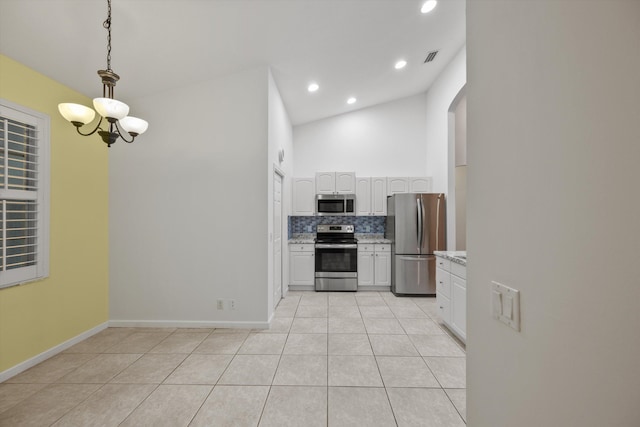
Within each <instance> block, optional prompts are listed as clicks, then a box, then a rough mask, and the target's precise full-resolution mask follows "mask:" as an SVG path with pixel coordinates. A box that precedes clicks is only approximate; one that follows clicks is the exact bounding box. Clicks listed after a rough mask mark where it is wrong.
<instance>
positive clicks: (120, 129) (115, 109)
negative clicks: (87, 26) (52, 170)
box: [58, 0, 149, 147]
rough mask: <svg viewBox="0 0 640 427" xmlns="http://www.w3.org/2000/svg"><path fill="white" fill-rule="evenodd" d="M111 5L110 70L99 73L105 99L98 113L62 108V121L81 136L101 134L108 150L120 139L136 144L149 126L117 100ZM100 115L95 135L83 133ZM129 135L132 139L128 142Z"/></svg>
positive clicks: (98, 101)
mask: <svg viewBox="0 0 640 427" xmlns="http://www.w3.org/2000/svg"><path fill="white" fill-rule="evenodd" d="M107 4H108V11H109V13H108V17H107V20H106V21H104V23H103V24H102V26H103V27H104V28H106V30H107V32H108V36H107V69H106V70H98V75H99V76H100V78H101V79H102V98H94V100H93V108H95V111H94V110H93V109H91V108H89V107H85V106H84V105H81V104H71V103H63V104H58V110H59V111H60V114H62V117H64V118H65V119H66V120H68V121H69V122H71V124H72V125H74V126H75V127H76V130H77V131H78V133H79V134H80V135H83V136H89V135H93V134H94V133H96V132H98V135H100V137H101V138H102V140H103V141H104V142H105V143H106V144H107V146H108V147H111V144H113V143H114V142H116V140H117V139H118V138H122V139H123V140H124V141H125V142H128V143H131V142H133V140H134V139H135V138H136V136H138V135H140V134H143V133H144V132H145V131H146V130H147V127H149V123H147V122H146V121H145V120H142V119H138V118H136V117H131V116H127V114H129V106H128V105H127V104H125V103H124V102H120V101H118V100H116V99H114V98H113V88H114V87H115V85H116V82H117V81H118V80H119V79H120V76H118V75H117V74H116V73H114V72H113V70H112V69H111V0H107ZM96 111H97V112H98V114H100V121H99V122H98V125H97V126H96V127H95V129H93V130H92V131H91V132H88V133H83V132H82V131H81V130H80V128H81V127H82V126H84V125H86V124H88V123H91V122H92V121H93V119H94V118H95V115H96ZM104 119H106V120H107V122H108V123H109V127H108V130H105V129H103V128H101V127H100V125H101V124H102V121H103V120H104ZM127 135H128V136H129V137H130V139H127Z"/></svg>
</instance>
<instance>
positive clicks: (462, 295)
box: [436, 256, 467, 342]
mask: <svg viewBox="0 0 640 427" xmlns="http://www.w3.org/2000/svg"><path fill="white" fill-rule="evenodd" d="M466 277H467V268H466V266H464V265H461V264H458V263H455V262H453V261H450V260H448V259H446V258H443V257H441V256H436V301H437V304H438V310H439V314H440V317H441V319H442V321H443V323H444V324H445V325H446V326H447V327H448V328H449V329H450V330H451V331H453V333H454V334H456V335H457V336H458V338H460V339H461V340H462V342H465V341H466V338H467V280H466Z"/></svg>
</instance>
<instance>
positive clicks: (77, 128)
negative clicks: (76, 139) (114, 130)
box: [76, 117, 102, 136]
mask: <svg viewBox="0 0 640 427" xmlns="http://www.w3.org/2000/svg"><path fill="white" fill-rule="evenodd" d="M101 124H102V117H100V121H99V122H98V124H97V125H96V128H95V129H94V130H92V131H91V132H89V133H82V132H80V127H81V126H77V125H76V131H78V133H79V134H80V135H82V136H89V135H93V134H94V133H96V132H97V131H98V129H100V125H101Z"/></svg>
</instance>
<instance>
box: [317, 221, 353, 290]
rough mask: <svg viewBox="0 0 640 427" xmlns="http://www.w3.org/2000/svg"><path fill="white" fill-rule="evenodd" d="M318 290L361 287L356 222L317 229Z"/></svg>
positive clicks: (326, 225) (322, 226)
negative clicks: (359, 283)
mask: <svg viewBox="0 0 640 427" xmlns="http://www.w3.org/2000/svg"><path fill="white" fill-rule="evenodd" d="M315 249H316V252H315V258H316V280H315V284H316V291H357V290H358V241H357V240H356V238H355V227H354V226H353V225H345V224H343V225H339V224H338V225H328V224H322V225H318V226H317V228H316V246H315Z"/></svg>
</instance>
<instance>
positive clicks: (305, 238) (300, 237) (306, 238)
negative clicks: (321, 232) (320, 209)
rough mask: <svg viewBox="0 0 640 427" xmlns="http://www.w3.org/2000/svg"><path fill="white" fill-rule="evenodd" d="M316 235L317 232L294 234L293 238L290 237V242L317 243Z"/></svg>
mask: <svg viewBox="0 0 640 427" xmlns="http://www.w3.org/2000/svg"><path fill="white" fill-rule="evenodd" d="M315 241H316V235H315V233H302V234H294V235H293V237H292V238H291V239H289V243H293V244H297V245H299V244H303V243H315Z"/></svg>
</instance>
